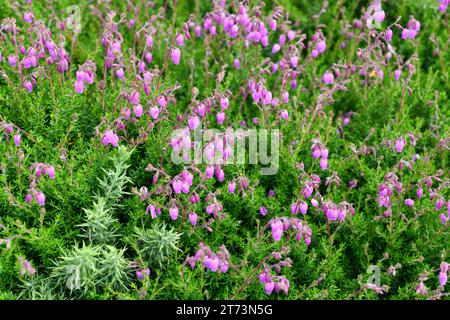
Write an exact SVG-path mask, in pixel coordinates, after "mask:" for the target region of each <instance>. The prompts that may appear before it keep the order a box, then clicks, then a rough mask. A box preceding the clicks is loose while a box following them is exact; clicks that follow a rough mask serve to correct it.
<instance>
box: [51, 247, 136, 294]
mask: <svg viewBox="0 0 450 320" xmlns="http://www.w3.org/2000/svg"><path fill="white" fill-rule="evenodd" d="M124 251H125V250H118V249H116V248H115V247H112V246H107V245H86V244H84V243H83V245H82V246H81V247H77V246H74V247H73V248H72V249H71V250H69V251H65V252H64V253H63V255H62V256H61V257H60V258H59V260H58V261H56V262H55V266H54V267H53V269H52V273H51V278H52V279H53V280H54V282H55V286H56V287H58V288H59V289H60V291H62V292H64V291H66V290H68V291H70V293H71V294H76V295H81V296H82V295H86V294H87V293H88V292H94V293H95V292H96V290H104V289H106V288H110V289H119V288H120V289H123V288H126V280H127V278H128V272H127V268H128V267H129V265H128V262H127V261H126V259H125V257H124Z"/></svg>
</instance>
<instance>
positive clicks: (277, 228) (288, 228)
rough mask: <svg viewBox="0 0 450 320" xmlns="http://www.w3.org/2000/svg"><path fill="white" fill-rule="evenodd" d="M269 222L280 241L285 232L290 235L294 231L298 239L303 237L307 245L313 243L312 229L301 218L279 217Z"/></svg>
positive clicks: (273, 235) (274, 236)
mask: <svg viewBox="0 0 450 320" xmlns="http://www.w3.org/2000/svg"><path fill="white" fill-rule="evenodd" d="M269 224H270V228H271V232H272V237H273V239H274V240H275V241H280V239H281V237H282V236H283V234H285V233H286V235H290V233H291V232H292V233H293V234H294V236H295V240H296V241H300V239H303V241H305V243H306V245H307V246H309V245H310V244H311V237H312V229H311V228H310V227H309V226H308V225H307V224H306V223H305V222H304V221H302V220H300V219H297V218H293V217H292V218H285V217H277V218H274V219H272V220H270V221H269Z"/></svg>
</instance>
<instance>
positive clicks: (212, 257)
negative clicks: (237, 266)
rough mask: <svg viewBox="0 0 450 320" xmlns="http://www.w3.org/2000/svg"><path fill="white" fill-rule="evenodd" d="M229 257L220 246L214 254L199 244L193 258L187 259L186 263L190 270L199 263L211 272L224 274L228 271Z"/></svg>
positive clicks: (223, 247)
mask: <svg viewBox="0 0 450 320" xmlns="http://www.w3.org/2000/svg"><path fill="white" fill-rule="evenodd" d="M229 260H230V256H229V253H228V250H227V249H226V248H225V246H224V245H221V246H220V248H219V251H218V252H217V253H214V252H213V251H212V250H211V249H210V248H209V247H208V246H207V245H205V244H204V243H203V242H200V243H199V249H198V250H197V252H196V253H195V255H194V256H192V257H188V258H187V259H186V263H188V264H189V266H190V267H191V269H194V268H195V264H196V263H197V262H199V263H200V264H201V265H203V267H205V268H206V269H208V270H210V271H212V272H221V273H225V272H227V271H228V267H229V263H230V262H229Z"/></svg>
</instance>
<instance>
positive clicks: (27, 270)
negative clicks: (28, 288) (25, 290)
mask: <svg viewBox="0 0 450 320" xmlns="http://www.w3.org/2000/svg"><path fill="white" fill-rule="evenodd" d="M18 260H19V263H20V265H21V267H22V269H21V270H20V274H21V276H22V277H23V276H25V275H28V276H32V275H34V274H35V273H36V269H34V268H33V266H32V265H31V263H30V262H29V261H28V260H26V259H23V258H21V257H19V258H18Z"/></svg>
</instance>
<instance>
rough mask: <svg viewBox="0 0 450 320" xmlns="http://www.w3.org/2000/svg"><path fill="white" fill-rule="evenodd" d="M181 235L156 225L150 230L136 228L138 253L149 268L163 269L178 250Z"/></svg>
mask: <svg viewBox="0 0 450 320" xmlns="http://www.w3.org/2000/svg"><path fill="white" fill-rule="evenodd" d="M180 236H181V234H179V233H177V232H175V231H174V230H173V229H172V228H170V229H167V228H166V225H165V224H164V223H163V224H158V223H156V224H154V225H153V226H152V227H151V228H149V229H144V228H138V227H136V228H135V237H136V238H137V251H138V252H140V253H141V256H142V258H143V259H144V261H145V262H146V263H148V265H149V266H152V267H158V268H160V269H162V268H163V267H164V263H165V262H166V261H167V259H168V258H169V257H170V256H172V255H173V254H174V253H175V252H176V251H177V250H180V249H179V248H178V241H179V240H180Z"/></svg>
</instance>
